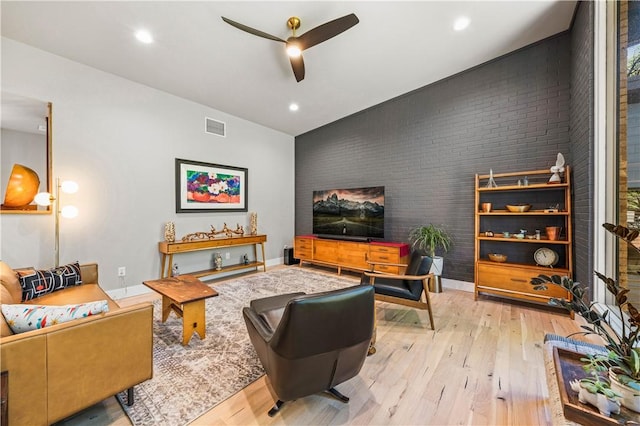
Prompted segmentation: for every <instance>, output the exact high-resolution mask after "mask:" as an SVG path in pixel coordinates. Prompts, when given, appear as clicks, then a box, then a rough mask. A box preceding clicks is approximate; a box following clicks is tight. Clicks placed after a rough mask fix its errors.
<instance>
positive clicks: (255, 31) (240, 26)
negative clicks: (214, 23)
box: [221, 16, 286, 43]
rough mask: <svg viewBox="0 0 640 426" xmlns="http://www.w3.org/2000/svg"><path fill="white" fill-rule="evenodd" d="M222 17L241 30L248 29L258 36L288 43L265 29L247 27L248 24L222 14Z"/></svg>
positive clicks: (250, 32) (247, 30)
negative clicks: (264, 30)
mask: <svg viewBox="0 0 640 426" xmlns="http://www.w3.org/2000/svg"><path fill="white" fill-rule="evenodd" d="M221 18H222V20H223V21H224V22H226V23H227V24H229V25H232V26H234V27H236V28H237V29H239V30H242V31H246V32H248V33H249V34H253V35H256V36H258V37H262V38H266V39H269V40H273V41H281V42H283V43H286V41H284V40H283V39H281V38H279V37H276V36H273V35H271V34H267V33H265V32H263V31H260V30H256V29H255V28H251V27H247V26H246V25H243V24H240V23H238V22H236V21H232V20H231V19H228V18H225V17H224V16H221Z"/></svg>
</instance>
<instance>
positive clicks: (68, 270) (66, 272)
mask: <svg viewBox="0 0 640 426" xmlns="http://www.w3.org/2000/svg"><path fill="white" fill-rule="evenodd" d="M18 278H19V279H20V286H21V287H22V301H23V302H26V301H27V300H32V299H35V298H36V297H40V296H43V295H45V294H48V293H53V292H55V291H58V290H62V289H65V288H67V287H70V286H76V285H80V284H82V278H81V276H80V264H79V263H78V262H75V263H70V264H68V265H64V266H59V267H57V268H52V269H46V270H35V269H21V270H18Z"/></svg>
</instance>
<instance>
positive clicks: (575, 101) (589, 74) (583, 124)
mask: <svg viewBox="0 0 640 426" xmlns="http://www.w3.org/2000/svg"><path fill="white" fill-rule="evenodd" d="M593 37H594V10H593V3H591V2H580V3H579V5H578V8H577V11H576V14H575V17H574V21H573V26H572V28H571V115H570V117H571V120H570V132H569V137H570V140H571V151H572V158H573V167H574V172H573V211H574V215H573V217H574V235H575V239H574V240H575V244H574V247H575V249H574V253H575V256H574V258H575V279H576V281H579V282H581V283H582V284H585V285H588V286H589V288H590V289H591V287H592V285H593V249H592V246H593V232H594V228H593V227H594V225H597V226H600V225H599V224H594V223H593V215H594V205H593V193H594V188H593V182H594V175H593V173H594V171H593V169H594V164H593V163H594V147H593V144H594V129H593V109H594V81H593V65H594V63H593V61H594V59H593V46H594V41H593Z"/></svg>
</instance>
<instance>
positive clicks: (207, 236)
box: [182, 223, 244, 242]
mask: <svg viewBox="0 0 640 426" xmlns="http://www.w3.org/2000/svg"><path fill="white" fill-rule="evenodd" d="M220 234H224V235H226V236H227V237H233V236H234V235H244V228H243V227H242V226H241V225H240V224H239V223H238V224H237V225H236V229H235V230H232V229H229V228H228V227H227V224H226V223H225V224H224V226H223V227H222V229H221V230H220V231H216V228H215V227H214V226H213V225H211V231H209V232H194V233H193V234H187V235H185V236H184V237H182V241H183V242H184V241H198V240H213V239H214V238H216V237H217V236H218V235H220Z"/></svg>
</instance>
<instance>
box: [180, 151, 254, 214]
mask: <svg viewBox="0 0 640 426" xmlns="http://www.w3.org/2000/svg"><path fill="white" fill-rule="evenodd" d="M247 175H248V169H245V168H242V167H232V166H223V165H221V164H211V163H203V162H201V161H190V160H183V159H180V158H176V213H198V212H216V211H227V212H246V211H247V208H248V206H247V185H248V176H247Z"/></svg>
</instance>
